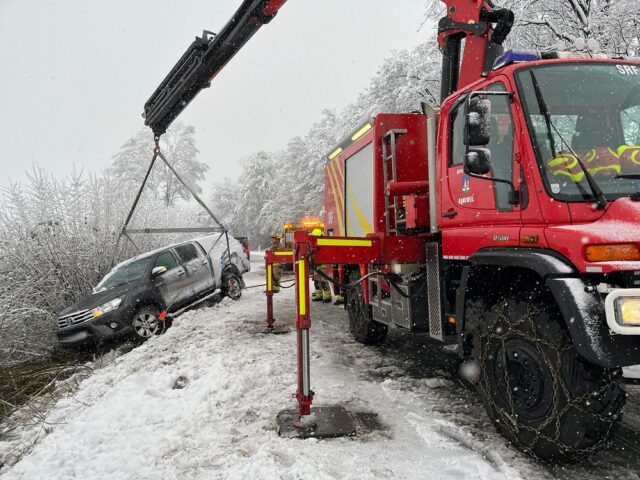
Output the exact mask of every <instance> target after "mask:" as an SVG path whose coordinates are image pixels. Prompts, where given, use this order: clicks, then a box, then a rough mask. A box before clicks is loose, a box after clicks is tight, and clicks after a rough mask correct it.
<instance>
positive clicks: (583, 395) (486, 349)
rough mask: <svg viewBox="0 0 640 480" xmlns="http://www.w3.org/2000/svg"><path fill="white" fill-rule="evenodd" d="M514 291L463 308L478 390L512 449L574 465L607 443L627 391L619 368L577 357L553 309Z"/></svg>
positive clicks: (552, 305)
mask: <svg viewBox="0 0 640 480" xmlns="http://www.w3.org/2000/svg"><path fill="white" fill-rule="evenodd" d="M540 297H541V296H540V295H532V294H529V295H524V294H513V295H511V296H510V297H507V296H504V297H502V298H500V299H498V300H497V301H496V302H495V304H493V305H491V306H490V307H489V308H486V307H487V304H485V303H484V302H482V301H473V302H469V304H468V310H467V312H468V314H469V317H468V318H469V321H470V322H473V325H474V328H473V331H472V335H473V358H474V360H475V361H476V362H477V363H478V366H479V377H478V380H477V389H478V391H479V393H480V396H481V397H482V400H483V402H484V404H485V406H486V408H487V413H488V415H489V418H490V419H491V420H492V421H493V422H494V424H495V425H496V428H497V429H498V431H500V432H501V433H502V434H503V435H504V436H505V437H507V438H508V439H509V440H510V441H511V442H512V443H513V444H514V445H515V446H517V447H518V448H519V449H521V450H523V451H524V452H526V453H529V454H531V455H533V456H535V457H538V458H540V459H543V460H575V459H577V458H580V457H582V456H585V455H587V454H589V453H592V452H594V451H595V450H598V449H599V448H600V447H602V446H603V445H604V443H605V442H607V441H608V440H609V438H610V436H611V434H612V431H613V427H614V426H615V424H616V422H617V420H619V418H620V416H621V411H622V407H623V406H624V403H625V392H624V391H623V390H622V389H621V388H620V386H619V385H618V383H617V381H616V377H618V376H619V375H617V373H618V371H617V370H613V369H605V368H602V367H599V366H596V365H593V364H591V363H589V362H587V361H586V360H585V359H583V358H582V357H581V356H580V355H579V354H578V352H577V351H576V349H575V346H574V344H573V342H572V340H571V338H570V336H569V334H568V332H567V330H566V328H565V327H564V325H563V321H562V317H561V315H560V312H559V310H558V308H557V306H556V305H555V304H552V303H550V302H548V301H546V302H545V300H544V299H543V298H540Z"/></svg>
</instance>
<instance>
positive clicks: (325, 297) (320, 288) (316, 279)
mask: <svg viewBox="0 0 640 480" xmlns="http://www.w3.org/2000/svg"><path fill="white" fill-rule="evenodd" d="M311 235H313V236H314V237H322V236H323V235H324V233H323V232H322V229H321V228H314V229H313V230H312V231H311ZM327 266H328V265H319V266H318V267H317V269H318V270H320V271H321V272H322V273H324V274H327ZM313 286H314V287H315V292H314V294H313V298H312V301H314V302H323V303H331V289H330V288H329V282H327V280H326V279H325V278H323V277H322V276H321V275H320V274H319V273H317V272H314V273H313Z"/></svg>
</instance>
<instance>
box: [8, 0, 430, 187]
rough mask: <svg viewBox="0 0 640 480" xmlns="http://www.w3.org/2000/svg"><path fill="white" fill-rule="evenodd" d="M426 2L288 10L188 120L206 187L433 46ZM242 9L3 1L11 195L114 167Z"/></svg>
mask: <svg viewBox="0 0 640 480" xmlns="http://www.w3.org/2000/svg"><path fill="white" fill-rule="evenodd" d="M425 2H426V0H393V1H391V0H386V1H385V0H289V1H288V2H287V3H286V4H285V6H284V7H283V8H282V10H281V11H280V13H279V14H278V16H277V17H276V18H275V19H274V21H272V22H271V23H270V24H268V25H266V26H265V27H263V28H262V29H261V30H260V31H259V32H258V33H257V34H256V35H255V36H254V37H253V38H252V39H251V40H250V41H249V43H248V44H247V45H246V46H245V48H244V49H243V50H242V51H241V52H240V53H239V54H238V55H237V56H236V57H234V58H233V60H232V61H231V62H230V63H229V64H228V65H227V67H226V68H225V69H224V70H223V71H222V73H221V74H220V75H219V76H218V77H216V79H215V80H214V82H213V84H212V88H210V89H208V90H205V91H203V92H202V93H200V95H198V97H197V98H196V99H195V100H194V101H193V102H192V103H191V104H190V106H189V107H188V108H187V109H186V110H185V111H184V112H183V114H182V115H181V116H180V117H179V121H181V122H184V123H188V124H192V125H194V126H195V128H196V141H197V146H198V148H199V150H200V160H202V161H204V162H206V163H208V164H209V165H210V167H211V170H210V172H209V174H208V179H207V180H208V181H211V180H213V179H215V178H222V177H223V176H229V177H237V175H238V174H239V172H240V168H241V164H240V161H241V159H242V158H243V157H245V156H246V155H248V154H250V153H252V152H255V151H257V150H261V149H265V150H274V149H278V148H280V147H282V146H284V145H286V143H287V141H288V140H289V139H290V138H291V137H293V136H295V135H299V134H303V133H305V132H306V131H307V130H308V129H309V128H310V127H311V125H312V123H313V122H314V121H315V120H317V119H318V118H319V117H320V112H321V111H322V109H323V108H325V107H328V108H341V107H342V106H344V105H346V104H347V103H349V102H350V101H352V100H353V99H355V96H356V95H357V93H358V92H359V91H361V90H362V89H363V88H365V87H366V86H367V84H368V80H369V78H370V77H371V76H372V75H373V74H374V73H375V72H376V69H377V67H378V65H380V63H381V62H382V60H383V59H384V58H386V57H388V56H389V55H390V54H391V51H392V50H394V49H395V50H398V49H403V48H410V47H413V46H415V45H417V44H419V43H421V42H423V41H425V40H428V38H429V37H430V36H432V35H433V34H432V33H431V32H430V31H429V30H428V29H425V28H423V29H422V30H420V31H419V27H420V24H421V23H422V19H423V12H424V9H425V7H424V5H425ZM240 3H241V0H189V1H176V0H174V1H168V0H138V1H133V0H127V1H125V0H53V1H52V0H0V72H1V73H0V94H1V95H2V97H3V98H2V101H1V102H0V167H1V168H0V185H6V184H7V183H8V181H9V179H10V178H11V179H12V180H22V179H24V171H25V170H26V169H30V168H31V165H32V164H33V163H37V164H38V165H40V166H42V167H45V168H46V169H47V170H49V171H54V172H55V173H56V174H59V175H65V174H67V173H69V172H70V171H71V170H72V168H73V166H74V165H75V166H76V167H77V168H83V169H85V170H91V171H95V170H99V169H102V168H104V167H106V166H107V165H108V164H109V163H110V161H111V157H112V155H113V154H115V153H116V152H117V151H118V149H119V148H120V146H121V145H122V144H123V143H124V142H125V141H126V140H127V139H128V138H129V137H131V136H133V135H134V134H135V133H136V132H137V130H138V129H140V128H141V127H142V126H143V119H142V117H141V116H140V115H141V113H142V109H143V105H144V102H145V101H146V100H147V99H148V97H149V96H150V95H151V93H152V92H153V91H154V89H155V88H156V87H157V85H158V84H159V83H160V81H161V80H162V79H163V78H164V76H165V75H166V74H167V73H168V72H169V70H170V69H171V67H173V65H174V64H175V62H176V61H177V60H178V58H179V57H180V56H181V55H182V53H183V52H184V50H185V49H186V48H187V46H188V45H189V44H190V43H191V41H192V40H193V38H194V36H195V35H200V34H201V32H202V30H203V29H207V30H211V31H214V32H215V31H218V30H219V29H220V28H221V27H222V26H223V25H224V24H225V23H226V22H227V20H228V19H229V18H230V16H231V15H232V14H233V12H234V11H235V10H236V8H237V7H238V6H239V5H240ZM434 41H435V40H434ZM150 135H151V134H150ZM318 153H319V154H320V155H321V154H324V153H325V152H318ZM207 190H208V189H207Z"/></svg>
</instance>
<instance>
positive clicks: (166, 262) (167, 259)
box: [153, 250, 178, 270]
mask: <svg viewBox="0 0 640 480" xmlns="http://www.w3.org/2000/svg"><path fill="white" fill-rule="evenodd" d="M177 266H178V263H177V262H176V259H175V257H174V256H173V253H171V252H170V251H168V250H167V251H166V252H162V253H161V254H160V255H158V256H157V257H156V261H155V262H154V263H153V268H155V267H165V268H166V269H167V270H171V269H172V268H175V267H177Z"/></svg>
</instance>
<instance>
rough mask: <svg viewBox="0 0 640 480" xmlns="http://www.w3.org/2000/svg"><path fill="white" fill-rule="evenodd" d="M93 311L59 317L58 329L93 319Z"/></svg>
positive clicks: (81, 311)
mask: <svg viewBox="0 0 640 480" xmlns="http://www.w3.org/2000/svg"><path fill="white" fill-rule="evenodd" d="M92 318H93V316H92V315H91V310H80V311H79V312H73V313H70V314H68V315H63V316H61V317H58V328H65V327H69V326H71V325H77V324H78V323H82V322H86V321H87V320H90V319H92Z"/></svg>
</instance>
